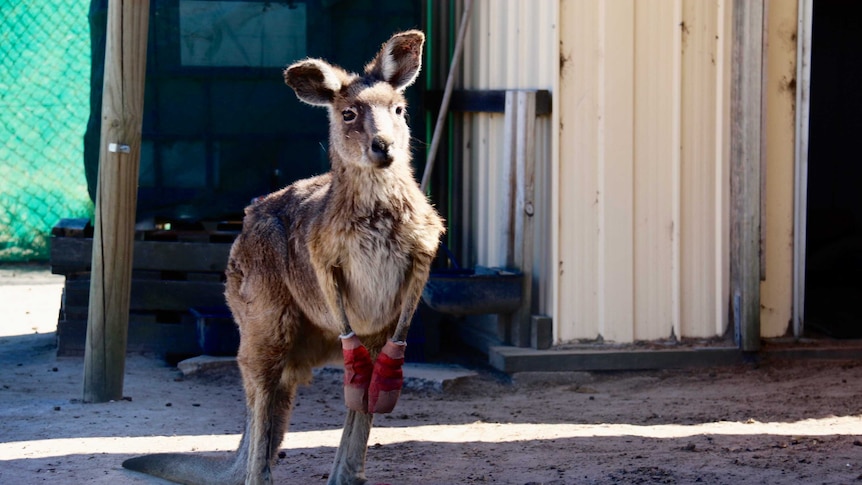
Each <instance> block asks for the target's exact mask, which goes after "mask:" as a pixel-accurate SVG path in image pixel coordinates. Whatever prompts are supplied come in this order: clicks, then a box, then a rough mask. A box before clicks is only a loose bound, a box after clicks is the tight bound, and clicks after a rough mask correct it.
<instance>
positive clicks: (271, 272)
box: [123, 30, 444, 485]
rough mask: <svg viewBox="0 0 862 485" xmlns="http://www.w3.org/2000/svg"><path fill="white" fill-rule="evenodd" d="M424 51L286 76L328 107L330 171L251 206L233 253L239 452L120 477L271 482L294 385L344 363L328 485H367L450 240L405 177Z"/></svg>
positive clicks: (306, 96)
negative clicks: (377, 440)
mask: <svg viewBox="0 0 862 485" xmlns="http://www.w3.org/2000/svg"><path fill="white" fill-rule="evenodd" d="M424 42H425V36H424V35H423V34H422V32H420V31H416V30H411V31H406V32H402V33H398V34H396V35H394V36H393V37H392V38H390V39H389V40H388V41H386V42H385V43H384V44H383V46H382V48H381V49H380V51H379V53H378V54H377V55H376V57H375V58H374V59H373V60H372V61H371V62H370V63H368V64H367V65H366V66H365V70H364V73H363V74H355V73H349V72H347V71H345V70H344V69H342V68H340V67H337V66H333V65H330V64H329V63H327V62H326V61H323V60H321V59H305V60H302V61H299V62H296V63H295V64H292V65H291V66H289V67H288V68H287V69H286V70H285V71H284V79H285V82H286V83H287V84H288V85H289V86H290V87H291V88H293V90H294V91H295V92H296V95H297V97H298V98H299V99H300V100H302V101H304V102H306V103H308V104H311V105H315V106H325V107H327V108H328V111H329V124H330V128H329V156H330V162H331V170H330V171H329V172H328V173H326V174H323V175H319V176H316V177H313V178H310V179H306V180H300V181H298V182H295V183H293V184H291V185H289V186H288V187H286V188H284V189H282V190H280V191H277V192H274V193H272V194H269V195H267V196H265V197H263V198H262V199H260V200H258V201H255V202H254V203H252V205H250V206H249V207H247V208H246V210H245V218H244V222H243V229H242V233H241V234H240V235H239V236H238V237H237V239H236V241H235V242H234V244H233V246H232V248H231V252H230V258H229V261H228V265H227V269H226V276H227V282H226V284H225V299H226V300H227V303H228V306H229V307H230V309H231V312H232V313H233V316H234V319H235V320H236V323H237V325H238V326H239V330H240V346H239V351H238V354H237V362H238V364H239V368H240V371H241V374H242V380H243V387H244V389H245V394H246V405H247V408H248V409H247V418H246V426H245V431H244V433H243V436H242V440H241V441H240V445H239V449H238V450H237V452H236V454H235V455H234V456H233V458H232V459H217V458H212V457H205V456H196V455H185V454H176V453H173V454H171V453H168V454H155V455H145V456H140V457H136V458H131V459H129V460H126V461H125V462H124V463H123V466H124V467H126V468H128V469H131V470H135V471H139V472H143V473H147V474H150V475H155V476H158V477H161V478H164V479H167V480H171V481H174V482H178V483H188V484H237V483H246V484H262V483H271V481H272V474H271V467H272V464H273V458H274V457H275V456H276V454H277V452H278V449H279V446H280V444H281V441H282V439H283V437H284V434H285V432H286V431H287V427H288V423H289V420H290V414H291V411H292V408H293V404H294V398H295V396H296V389H297V386H298V385H300V384H308V383H310V382H311V377H312V373H311V370H312V368H313V367H316V366H319V365H322V364H325V363H327V362H330V361H332V360H333V359H338V358H342V359H343V360H344V400H345V404H346V407H347V408H348V410H347V418H346V420H345V423H344V431H343V434H342V437H341V442H340V444H339V447H338V450H337V452H336V454H335V462H334V464H333V466H332V471H331V473H330V475H329V482H328V483H329V484H332V485H336V484H338V485H341V484H362V483H366V482H367V480H366V478H365V457H366V449H367V445H368V435H369V433H370V431H371V426H372V420H373V416H374V413H387V412H391V411H392V409H393V408H394V407H395V404H396V402H397V400H398V397H399V395H400V391H401V386H402V383H403V377H402V372H401V365H402V364H403V362H404V351H405V346H406V343H405V340H406V337H407V331H408V329H409V326H410V320H411V318H412V316H413V313H414V311H415V310H416V306H417V304H418V302H419V298H420V296H421V293H422V288H423V286H424V285H425V282H426V281H427V279H428V274H429V271H430V267H431V262H432V259H433V258H434V256H435V254H436V251H437V246H438V244H439V240H440V236H441V235H442V234H443V232H444V227H443V221H442V220H441V218H440V216H439V215H438V214H437V212H436V211H435V210H434V208H433V207H432V206H431V204H430V203H429V202H428V200H427V199H426V197H425V195H424V194H423V193H422V192H421V191H420V190H419V187H418V185H417V184H416V181H415V179H414V178H413V172H412V169H411V167H410V160H411V154H410V132H409V128H408V126H407V121H406V118H405V116H406V103H405V99H404V96H403V92H404V90H405V88H407V87H408V86H409V85H411V84H412V83H413V82H414V81H415V80H416V77H417V76H418V74H419V70H420V68H421V62H422V61H421V60H422V47H423V44H424ZM339 350H340V351H341V353H340V354H339Z"/></svg>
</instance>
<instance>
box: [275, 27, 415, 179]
mask: <svg viewBox="0 0 862 485" xmlns="http://www.w3.org/2000/svg"><path fill="white" fill-rule="evenodd" d="M424 42H425V36H424V34H422V32H419V31H416V30H413V31H408V32H404V33H401V34H398V35H395V36H394V37H392V38H391V39H389V40H388V41H387V42H386V43H385V44H383V47H382V48H381V49H380V52H379V53H378V54H377V56H376V57H375V58H374V59H373V60H372V61H371V62H370V63H368V65H367V66H365V74H364V75H357V74H352V73H348V72H346V71H344V70H343V69H341V68H339V67H336V66H333V65H331V64H329V63H327V62H325V61H322V60H320V59H306V60H304V61H300V62H297V63H295V64H293V65H291V66H290V67H288V68H287V70H285V72H284V79H285V82H286V83H287V84H288V85H290V87H292V88H293V89H294V91H296V95H297V96H298V97H299V99H301V100H302V101H305V102H306V103H309V104H313V105H317V106H326V107H328V108H329V122H330V138H329V140H330V150H332V151H333V152H334V154H335V155H336V156H337V158H336V159H337V160H338V161H339V163H343V164H348V165H358V166H365V167H374V168H386V167H389V166H390V165H392V164H393V163H396V164H398V163H407V162H409V160H410V130H409V128H408V127H407V119H406V116H407V103H406V101H405V99H404V95H403V92H404V89H405V88H407V86H409V85H410V84H412V83H413V81H415V80H416V77H417V76H418V74H419V69H420V68H421V64H422V45H423V43H424Z"/></svg>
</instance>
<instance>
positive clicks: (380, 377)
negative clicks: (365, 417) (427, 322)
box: [368, 340, 407, 413]
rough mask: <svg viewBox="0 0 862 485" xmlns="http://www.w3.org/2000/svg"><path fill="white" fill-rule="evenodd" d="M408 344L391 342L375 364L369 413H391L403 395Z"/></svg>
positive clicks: (369, 390)
mask: <svg viewBox="0 0 862 485" xmlns="http://www.w3.org/2000/svg"><path fill="white" fill-rule="evenodd" d="M406 347H407V345H406V344H403V343H401V344H396V343H395V342H392V341H391V340H389V341H387V342H386V345H384V346H383V348H382V349H381V350H380V353H379V354H378V355H377V360H376V361H375V362H374V374H373V375H372V376H371V385H370V386H369V388H368V412H369V413H391V412H392V410H393V409H395V403H397V402H398V397H399V396H400V395H401V386H402V385H403V384H404V374H403V373H402V371H401V367H402V366H403V365H404V350H405V348H406Z"/></svg>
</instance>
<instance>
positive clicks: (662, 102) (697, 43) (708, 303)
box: [554, 0, 731, 342]
mask: <svg viewBox="0 0 862 485" xmlns="http://www.w3.org/2000/svg"><path fill="white" fill-rule="evenodd" d="M559 23H560V54H559V56H560V57H559V62H560V64H561V66H562V67H561V72H560V86H559V92H558V93H557V94H556V96H557V97H558V99H559V117H560V135H559V140H560V145H559V150H560V155H559V156H560V167H559V197H560V198H559V223H560V227H559V261H558V262H557V265H556V266H557V270H558V278H559V286H558V291H559V294H558V303H557V306H556V312H555V314H554V322H555V338H556V339H557V340H558V341H568V340H572V339H594V338H597V337H599V336H601V337H602V338H604V339H605V340H609V341H616V342H631V341H633V340H645V339H660V338H667V337H670V336H671V335H674V336H676V337H708V336H714V335H720V334H723V333H724V331H725V329H726V328H727V287H728V284H727V278H728V274H727V266H728V265H727V240H728V237H727V231H728V220H727V214H728V210H727V207H728V206H727V204H728V193H729V190H728V180H729V179H728V173H727V167H728V147H729V140H728V116H729V104H728V100H729V87H730V83H729V74H730V63H729V61H730V54H731V53H730V33H731V32H730V29H731V23H730V2H729V1H722V0H675V1H665V0H654V1H647V0H639V1H634V0H628V1H626V0H614V1H592V0H587V1H582V0H561V1H560V21H559Z"/></svg>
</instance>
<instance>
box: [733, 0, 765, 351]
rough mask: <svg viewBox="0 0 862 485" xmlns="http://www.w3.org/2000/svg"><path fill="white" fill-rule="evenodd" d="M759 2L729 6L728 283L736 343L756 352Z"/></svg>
mask: <svg viewBox="0 0 862 485" xmlns="http://www.w3.org/2000/svg"><path fill="white" fill-rule="evenodd" d="M762 60H763V0H753V1H749V0H735V1H734V2H733V68H732V69H733V74H732V77H731V79H732V81H731V82H732V84H731V108H730V109H731V113H730V116H731V127H730V136H731V142H730V143H731V154H730V156H731V160H730V164H731V167H730V171H731V178H730V200H731V216H730V217H731V224H730V284H731V304H732V306H733V319H734V325H735V331H736V338H737V343H738V344H739V347H740V349H742V350H743V351H757V350H759V349H760V264H761V260H760V224H761V219H760V217H761V214H760V210H761V205H760V197H761V194H760V191H761V184H760V178H761V175H762V174H761V130H762V123H761V116H762V113H761V109H762V103H761V97H762V92H761V89H762V76H763V73H762V65H763V64H762Z"/></svg>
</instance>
